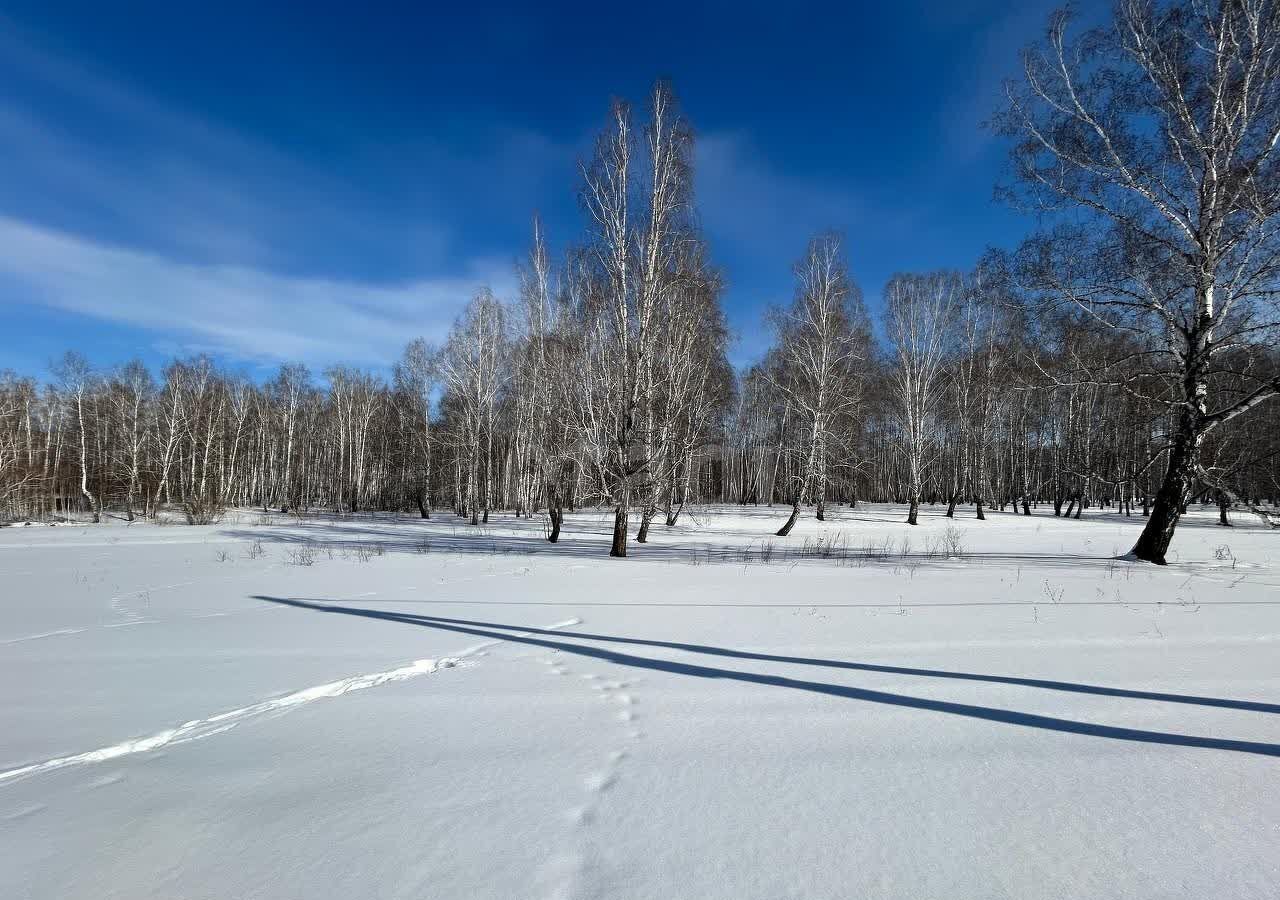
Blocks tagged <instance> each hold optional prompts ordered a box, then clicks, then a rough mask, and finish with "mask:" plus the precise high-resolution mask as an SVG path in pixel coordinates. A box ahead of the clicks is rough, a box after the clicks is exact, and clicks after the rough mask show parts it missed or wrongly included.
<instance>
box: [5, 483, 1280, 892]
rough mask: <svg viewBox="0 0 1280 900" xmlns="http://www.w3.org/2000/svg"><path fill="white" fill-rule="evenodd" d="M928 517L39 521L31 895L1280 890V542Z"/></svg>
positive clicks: (13, 538)
mask: <svg viewBox="0 0 1280 900" xmlns="http://www.w3.org/2000/svg"><path fill="white" fill-rule="evenodd" d="M925 512H926V515H925V519H924V522H923V524H922V525H921V526H920V527H918V528H915V529H911V528H909V527H908V526H906V525H905V524H901V519H902V517H903V516H902V510H901V509H894V508H889V507H860V508H858V509H855V510H849V509H840V510H833V511H832V514H831V516H830V520H829V521H828V522H826V523H818V522H815V521H814V520H813V519H812V518H811V517H810V518H805V519H802V520H801V523H800V524H799V525H798V526H797V528H796V530H795V531H794V532H793V534H792V535H791V537H790V538H787V539H785V540H783V539H775V538H771V537H768V535H770V533H771V532H772V530H773V529H776V528H777V526H778V525H779V524H780V523H781V521H782V520H783V518H785V511H784V510H781V509H778V508H775V509H772V510H770V509H766V508H763V507H761V508H748V509H746V510H740V509H737V508H725V509H717V510H696V511H694V513H693V514H688V515H686V517H685V519H683V520H682V522H681V524H680V525H679V526H677V527H676V528H665V527H662V526H661V524H658V525H657V526H655V528H654V535H653V538H652V540H651V542H650V544H649V545H648V546H643V547H641V546H634V545H633V556H632V557H631V558H630V559H628V560H626V561H617V560H610V559H608V558H607V557H606V556H605V555H604V553H605V550H606V549H607V536H606V530H607V527H608V521H607V517H606V516H605V515H604V514H602V513H594V512H583V513H579V514H575V515H572V516H570V517H569V521H568V524H567V526H566V532H565V536H564V539H563V540H562V542H561V543H560V544H559V545H556V546H551V545H548V544H546V543H545V542H544V541H542V528H543V525H542V523H541V522H540V521H538V520H534V521H526V520H520V521H517V520H514V519H512V518H511V517H510V516H507V515H500V516H497V517H495V519H494V521H493V522H492V523H491V524H490V525H489V526H488V527H482V528H471V527H469V526H466V525H463V524H458V522H459V520H457V519H455V518H454V517H452V516H450V515H449V514H448V513H447V512H446V513H442V514H441V515H440V516H439V517H438V518H437V519H433V520H432V521H430V522H422V521H420V520H415V519H410V518H389V517H381V518H378V517H374V518H351V519H332V518H329V519H322V518H317V519H314V520H311V521H310V522H294V521H292V520H289V519H286V518H280V519H279V521H277V522H274V523H272V524H257V522H258V517H257V516H256V514H254V513H252V512H244V513H240V514H237V515H233V516H232V517H230V518H228V520H226V521H224V522H223V523H221V524H219V525H216V526H208V527H183V526H170V527H159V526H156V525H151V524H135V525H132V526H125V525H124V524H123V523H112V524H109V525H103V526H85V527H81V526H63V527H57V528H48V527H32V528H8V529H0V897H4V898H59V900H62V898H94V900H98V898H108V897H119V898H144V897H148V898H165V900H172V898H219V900H224V898H240V897H273V898H276V897H285V898H317V897H334V898H343V900H349V898H363V897H379V898H381V897H387V898H390V897H397V898H398V897H404V898H426V897H448V898H502V900H511V898H542V897H548V898H550V897H565V898H569V897H599V898H642V897H643V898H664V900H671V898H733V900H742V898H792V897H794V898H847V897H894V898H911V900H919V898H934V897H936V898H970V897H974V898H976V897H982V898H995V897H1007V898H1018V900H1029V898H1053V900H1058V898H1063V897H1134V898H1151V897H1187V898H1205V897H1224V898H1225V897H1231V898H1247V897H1258V898H1263V897H1266V898H1274V897H1276V896H1277V890H1278V888H1277V885H1280V534H1277V533H1276V532H1268V531H1266V530H1265V529H1264V528H1262V527H1259V526H1256V525H1254V524H1253V523H1252V522H1249V521H1246V520H1245V519H1243V518H1242V519H1239V520H1238V522H1237V525H1236V527H1234V528H1230V529H1225V528H1219V527H1217V526H1216V525H1214V524H1213V521H1214V516H1213V515H1211V514H1210V513H1208V512H1201V511H1199V510H1195V511H1193V513H1192V515H1191V516H1190V517H1189V519H1187V520H1185V521H1184V523H1183V524H1182V525H1181V526H1180V528H1179V532H1178V536H1177V538H1176V540H1175V543H1174V551H1175V554H1174V556H1175V557H1176V560H1177V561H1176V562H1175V563H1174V564H1173V565H1170V566H1169V567H1167V568H1163V569H1160V568H1155V567H1151V566H1146V565H1142V564H1135V563H1129V562H1124V561H1116V560H1114V559H1113V557H1114V556H1116V555H1117V554H1120V553H1123V552H1124V551H1126V550H1127V549H1128V547H1129V546H1130V545H1131V543H1132V541H1133V538H1134V537H1135V535H1136V533H1137V530H1138V529H1139V527H1140V524H1141V520H1140V519H1138V518H1137V517H1134V518H1133V519H1129V520H1126V519H1124V518H1123V517H1120V516H1117V515H1115V514H1114V513H1112V512H1098V511H1090V512H1089V513H1086V517H1085V519H1083V520H1081V521H1063V520H1059V519H1054V518H1053V517H1052V516H1051V515H1048V514H1047V513H1045V512H1044V511H1043V510H1041V511H1040V512H1039V513H1038V514H1037V515H1035V516H1033V517H1031V518H1023V517H1018V516H1013V515H1009V514H1000V513H998V512H997V513H992V514H991V518H990V519H989V520H988V521H987V522H975V521H973V519H972V511H971V510H968V509H966V510H962V511H961V514H960V515H961V518H959V519H958V520H957V521H956V522H955V523H954V525H952V524H951V523H949V522H948V521H947V520H945V519H944V518H942V517H941V512H942V509H941V507H937V508H926V511H925ZM948 528H954V529H955V530H954V531H951V532H950V533H948ZM904 542H905V543H904ZM308 561H310V563H311V564H310V565H307V564H305V563H307V562H308Z"/></svg>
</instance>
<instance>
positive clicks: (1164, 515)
mask: <svg viewBox="0 0 1280 900" xmlns="http://www.w3.org/2000/svg"><path fill="white" fill-rule="evenodd" d="M1194 444H1195V438H1194V435H1192V434H1180V435H1178V437H1177V438H1176V439H1175V441H1174V444H1173V448H1172V449H1171V450H1170V451H1169V468H1168V471H1166V472H1165V476H1164V481H1162V482H1161V483H1160V488H1159V490H1157V491H1156V497H1155V502H1154V503H1152V504H1151V515H1150V516H1149V517H1148V518H1147V524H1146V526H1145V527H1144V528H1143V529H1142V534H1141V535H1139V536H1138V542H1137V543H1136V544H1134V545H1133V555H1134V556H1136V557H1137V558H1138V559H1141V560H1144V561H1146V562H1151V563H1155V564H1156V565H1158V566H1163V565H1165V554H1166V553H1168V552H1169V544H1170V543H1171V542H1172V541H1173V531H1174V529H1175V528H1177V527H1178V518H1179V516H1180V515H1181V510H1182V506H1183V503H1184V502H1185V500H1186V496H1187V492H1188V491H1189V490H1190V487H1191V478H1192V473H1193V472H1194V469H1195V461H1194V457H1193V454H1192V450H1193V447H1194Z"/></svg>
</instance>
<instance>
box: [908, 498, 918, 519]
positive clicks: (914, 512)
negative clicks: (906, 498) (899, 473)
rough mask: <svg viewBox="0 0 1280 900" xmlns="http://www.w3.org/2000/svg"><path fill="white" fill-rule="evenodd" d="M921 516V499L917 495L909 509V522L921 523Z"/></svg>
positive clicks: (912, 499)
mask: <svg viewBox="0 0 1280 900" xmlns="http://www.w3.org/2000/svg"><path fill="white" fill-rule="evenodd" d="M919 517H920V500H919V499H918V498H916V497H912V498H911V506H910V507H909V508H908V509H907V524H908V525H919V524H920V522H919Z"/></svg>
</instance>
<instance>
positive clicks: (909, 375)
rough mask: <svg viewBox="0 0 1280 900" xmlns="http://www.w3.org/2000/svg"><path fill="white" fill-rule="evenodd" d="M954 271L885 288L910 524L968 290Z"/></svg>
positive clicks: (902, 279)
mask: <svg viewBox="0 0 1280 900" xmlns="http://www.w3.org/2000/svg"><path fill="white" fill-rule="evenodd" d="M962 289H963V288H962V283H961V279H960V276H959V275H957V274H955V273H953V272H933V273H930V274H927V275H895V276H894V277H893V279H892V280H891V281H890V282H889V286H888V287H887V288H886V290H885V327H886V330H887V332H888V334H889V342H890V344H891V345H892V347H893V354H894V364H895V365H894V374H893V387H894V391H895V393H896V395H897V399H898V404H899V406H898V411H899V414H900V415H901V417H902V430H903V438H902V451H903V454H904V455H905V457H906V460H907V484H906V488H907V503H908V505H909V507H908V512H907V524H908V525H915V524H917V520H918V516H919V512H920V497H921V494H922V493H923V490H924V470H925V467H926V465H927V464H928V454H929V453H930V451H931V450H932V447H933V444H934V440H935V436H936V433H935V431H934V428H933V424H934V423H933V417H934V412H935V407H936V405H937V402H938V399H939V395H940V387H941V376H942V374H943V363H944V361H945V357H946V350H947V340H948V338H949V332H950V329H951V326H952V324H953V319H954V316H955V310H956V304H957V302H958V301H959V299H960V294H961V291H962Z"/></svg>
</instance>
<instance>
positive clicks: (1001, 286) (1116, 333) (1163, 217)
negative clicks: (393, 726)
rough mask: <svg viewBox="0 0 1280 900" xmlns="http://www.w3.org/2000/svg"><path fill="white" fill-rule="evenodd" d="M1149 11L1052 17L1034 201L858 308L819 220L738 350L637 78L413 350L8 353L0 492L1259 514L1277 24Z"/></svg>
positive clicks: (1022, 179) (685, 137)
mask: <svg viewBox="0 0 1280 900" xmlns="http://www.w3.org/2000/svg"><path fill="white" fill-rule="evenodd" d="M1153 9H1154V8H1153V7H1152V6H1151V5H1150V4H1146V3H1142V2H1138V0H1134V2H1127V3H1122V4H1121V5H1120V7H1119V12H1118V13H1117V17H1116V19H1115V21H1114V22H1113V23H1111V24H1110V25H1109V26H1107V27H1106V28H1103V29H1101V30H1098V31H1094V32H1088V33H1086V34H1083V35H1078V36H1075V37H1072V36H1071V34H1072V32H1071V30H1070V29H1069V27H1068V25H1069V22H1070V20H1069V17H1068V16H1067V15H1066V14H1062V15H1060V16H1058V17H1057V18H1055V19H1054V21H1053V24H1052V25H1051V27H1050V28H1049V30H1048V32H1047V33H1046V35H1045V37H1044V39H1043V40H1042V41H1041V42H1039V43H1037V44H1035V45H1033V46H1032V47H1029V48H1028V49H1027V50H1026V51H1025V53H1024V55H1023V67H1022V72H1021V74H1020V76H1019V77H1018V78H1017V79H1016V80H1015V81H1014V82H1012V83H1011V84H1010V85H1009V88H1008V92H1007V96H1008V102H1007V105H1006V106H1005V107H1004V108H1003V109H1002V110H1000V111H999V113H998V115H997V117H996V119H995V121H994V123H993V127H994V128H995V129H996V130H997V131H998V132H999V133H1000V134H1001V135H1003V136H1004V137H1005V138H1007V139H1008V141H1009V142H1010V145H1011V147H1012V152H1011V157H1010V160H1011V165H1010V176H1009V178H1008V180H1007V182H1005V183H1002V184H1001V185H1000V186H998V192H999V193H1000V194H1002V195H1003V196H1004V198H1005V199H1007V200H1008V201H1009V202H1012V203H1015V204H1020V205H1024V206H1027V207H1029V208H1035V209H1037V210H1039V211H1041V213H1042V215H1041V217H1040V219H1039V220H1038V221H1040V222H1042V223H1044V227H1043V228H1042V229H1041V230H1039V231H1037V232H1036V233H1034V234H1033V235H1031V236H1030V237H1029V238H1028V239H1027V240H1026V241H1025V242H1024V243H1022V244H1021V245H1020V246H1016V247H1007V248H993V249H992V250H991V251H989V252H988V253H987V254H986V255H985V256H984V257H983V258H982V259H980V260H975V261H974V265H973V267H972V269H971V270H969V271H949V270H938V269H934V268H931V267H930V266H929V261H928V260H922V261H921V268H920V270H919V271H915V272H904V273H902V274H899V275H897V276H895V277H894V278H893V279H892V280H891V281H890V282H889V283H888V284H887V285H871V286H868V287H869V288H871V289H874V290H875V291H876V292H877V294H876V297H877V299H876V302H873V303H868V302H866V301H865V300H864V294H863V290H862V288H861V287H860V286H859V285H858V284H857V283H856V282H855V280H854V278H853V276H852V275H851V272H850V263H851V261H856V259H857V256H858V252H859V245H858V235H857V234H856V233H846V234H836V233H827V232H824V233H819V234H815V235H814V236H813V237H812V239H811V240H810V242H809V243H808V246H807V247H798V248H796V250H797V258H796V260H795V263H794V268H793V275H794V293H793V294H792V296H790V297H781V298H776V302H774V304H773V306H772V307H771V309H770V311H769V313H768V315H767V316H766V317H765V319H764V321H762V322H760V323H758V324H756V325H755V326H754V327H756V328H760V329H764V330H767V332H768V334H769V335H770V336H771V344H770V347H769V349H768V351H767V352H766V353H765V354H764V355H763V356H762V358H760V359H759V360H758V361H757V362H755V363H754V364H752V365H749V366H745V367H741V368H735V367H734V366H733V365H731V364H730V362H729V352H730V349H731V345H732V341H733V338H734V336H733V335H732V334H731V332H730V328H729V326H728V324H727V321H726V316H725V311H724V309H723V308H722V295H723V294H724V291H725V289H726V282H725V277H724V275H723V273H722V271H721V270H720V269H719V268H718V267H717V264H716V261H715V257H714V253H713V250H714V247H713V246H712V245H711V243H710V242H709V241H708V239H707V237H706V236H705V235H704V233H703V231H702V230H701V228H700V225H699V217H698V213H697V193H696V190H695V185H696V177H695V175H696V173H695V171H694V153H693V148H694V143H695V140H696V135H695V132H694V129H693V127H692V125H691V123H690V122H689V121H688V120H687V119H686V117H685V115H684V113H683V112H682V110H681V107H680V105H679V102H678V99H677V97H676V95H675V93H674V92H673V90H672V88H671V87H670V86H669V85H667V84H666V83H659V84H658V85H657V86H656V87H655V88H654V89H653V90H652V92H651V94H650V95H649V96H648V97H647V98H646V99H645V100H644V102H643V103H640V104H637V105H635V106H632V105H630V104H628V103H626V102H622V101H617V102H614V103H613V104H612V106H611V107H610V108H609V110H608V114H607V116H606V117H605V120H604V124H603V127H602V128H601V130H600V132H599V134H598V136H597V138H596V142H595V146H594V150H593V152H592V153H591V155H590V156H589V158H587V159H585V160H584V161H583V162H582V165H581V167H580V185H579V192H580V206H581V211H582V218H581V221H582V231H581V233H580V235H579V236H578V238H577V240H576V241H575V242H573V243H571V244H569V245H567V246H564V247H552V246H549V244H548V240H547V237H546V234H545V232H544V230H543V228H542V226H541V225H540V224H539V222H538V221H537V220H536V219H534V220H533V221H532V222H531V228H530V238H529V246H528V250H527V254H526V255H525V257H524V258H523V259H522V261H521V262H520V263H519V264H518V267H517V268H518V276H519V277H518V284H519V290H518V293H517V295H515V296H509V297H506V296H496V295H495V294H494V293H493V292H492V291H490V290H489V289H487V288H483V287H482V288H480V289H479V290H477V292H476V293H475V295H474V296H473V297H471V298H470V300H469V302H468V303H467V304H466V306H465V309H464V310H463V311H462V313H461V314H460V315H459V317H458V318H457V320H456V323H455V324H454V326H453V328H452V330H451V331H450V332H449V334H448V335H447V337H445V338H444V339H443V340H441V341H439V342H438V343H429V342H427V341H425V340H422V339H417V340H413V341H410V342H409V343H408V344H407V346H405V348H404V351H403V353H402V354H401V356H400V358H399V359H395V360H387V361H386V365H385V366H383V367H381V368H378V369H375V370H372V371H368V370H361V369H357V368H351V367H347V366H334V367H332V368H327V369H325V370H323V371H311V370H309V369H308V368H306V367H305V366H303V365H299V364H289V365H283V366H281V367H280V368H279V370H278V372H276V373H275V374H274V375H273V376H272V377H270V378H269V379H266V380H261V379H259V380H255V379H251V378H249V377H247V376H245V375H243V374H241V373H239V372H238V371H237V370H236V369H235V368H234V367H233V366H229V365H227V364H225V363H222V362H219V361H218V360H214V359H211V358H208V357H204V356H196V357H192V358H184V359H175V360H173V361H171V362H170V363H169V364H168V365H166V366H164V368H163V369H162V370H160V371H153V370H150V369H148V367H147V366H146V365H144V364H143V363H141V362H129V363H126V364H124V365H120V366H116V367H111V368H102V367H99V366H96V365H95V364H94V361H93V360H92V358H91V353H88V354H87V355H86V354H84V353H82V352H70V353H68V354H67V355H66V356H65V357H63V358H62V359H60V360H57V361H56V362H54V363H52V364H51V366H50V369H49V371H48V372H47V373H13V372H7V373H4V374H3V375H0V517H3V518H4V519H5V520H9V521H12V520H41V519H56V518H58V517H77V518H81V517H91V518H92V520H93V521H99V520H100V518H102V517H105V516H118V517H123V518H125V519H128V520H133V519H134V518H140V517H154V516H156V515H157V514H158V512H160V511H162V510H166V509H168V510H180V511H181V512H182V514H184V515H185V519H186V520H187V521H189V522H191V523H208V522H211V521H216V520H217V518H218V517H219V516H220V515H221V514H222V512H223V511H224V510H226V509H228V508H233V507H258V508H263V509H274V510H282V511H289V512H297V513H299V514H306V513H309V512H314V511H322V510H324V511H331V512H334V513H340V514H351V513H357V512H362V511H378V510H383V511H396V512H406V513H409V514H412V515H419V516H422V517H432V516H460V517H465V519H466V520H467V521H469V522H470V523H472V524H476V525H479V524H482V523H485V522H489V521H490V520H491V519H492V518H493V517H494V516H496V515H506V516H512V515H513V516H521V517H534V516H538V517H543V518H544V519H545V523H546V524H545V534H546V537H547V540H549V541H552V542H555V541H557V540H558V539H559V538H560V536H561V534H562V526H563V525H564V513H565V511H567V510H573V509H578V508H583V507H598V508H600V509H601V510H607V511H608V512H609V513H610V514H611V515H612V517H613V519H612V521H613V523H614V524H613V539H612V542H611V546H610V553H611V555H613V556H619V557H621V556H626V555H628V553H629V552H635V551H636V548H635V546H634V544H644V543H645V542H646V541H647V540H648V538H649V536H650V534H651V533H653V532H654V530H655V529H660V528H663V527H665V526H671V525H673V524H675V523H676V522H677V521H678V520H679V519H680V517H681V515H683V514H685V512H684V511H685V510H686V509H687V508H689V507H692V506H694V505H696V504H703V503H709V502H717V503H736V504H754V505H761V506H766V505H768V506H774V507H776V508H777V534H778V535H781V536H786V535H787V534H788V532H789V531H790V530H791V528H792V527H793V526H794V524H795V522H796V521H797V519H798V518H800V517H802V516H808V515H812V516H816V517H817V518H819V519H822V518H823V517H824V515H826V514H827V512H828V511H829V510H831V509H832V507H834V506H836V505H845V506H856V505H857V504H858V503H859V502H861V501H893V502H897V503H902V504H905V505H906V506H907V508H908V509H909V516H910V519H909V520H910V521H911V522H912V523H914V521H915V518H916V515H917V511H918V510H919V508H920V506H921V505H922V504H941V505H945V507H946V510H947V515H956V516H961V515H963V516H976V517H977V518H978V519H983V518H986V517H988V516H992V515H1000V514H1003V515H1031V514H1032V513H1033V511H1035V510H1040V511H1045V510H1051V511H1052V515H1053V516H1055V517H1071V516H1076V517H1078V516H1079V515H1080V513H1081V511H1082V510H1084V509H1087V508H1099V507H1100V508H1103V509H1104V510H1107V511H1109V512H1111V513H1113V514H1114V515H1116V516H1132V517H1145V518H1146V527H1145V528H1144V530H1143V534H1142V537H1141V538H1140V540H1139V543H1138V545H1137V547H1135V548H1134V552H1135V553H1136V554H1137V556H1138V557H1139V558H1141V559H1146V560H1149V561H1151V562H1155V563H1161V562H1163V561H1164V554H1165V551H1166V550H1167V548H1168V545H1169V541H1170V539H1171V537H1172V534H1173V531H1174V528H1175V527H1176V525H1177V521H1178V518H1179V515H1180V514H1181V513H1182V512H1184V511H1185V509H1186V506H1187V505H1188V504H1192V503H1208V504H1216V506H1217V508H1218V509H1219V511H1220V522H1221V524H1222V525H1223V526H1229V525H1230V524H1231V522H1232V519H1233V517H1235V516H1241V515H1248V516H1254V515H1257V516H1261V517H1263V518H1264V519H1266V520H1268V521H1272V522H1274V521H1275V520H1274V519H1273V518H1272V517H1273V515H1274V513H1275V510H1276V509H1277V506H1278V505H1280V402H1275V400H1274V398H1275V396H1276V395H1277V394H1280V350H1278V349H1277V337H1278V336H1280V330H1278V324H1280V307H1278V305H1277V296H1278V290H1280V285H1278V281H1277V277H1278V276H1280V244H1278V242H1277V226H1280V215H1278V213H1280V148H1278V144H1280V21H1278V20H1277V17H1276V16H1275V15H1274V14H1273V13H1271V12H1269V10H1270V9H1271V7H1269V6H1267V5H1266V4H1261V3H1252V2H1241V3H1232V4H1222V5H1221V7H1220V10H1219V12H1217V13H1215V14H1214V15H1205V14H1202V12H1201V8H1200V5H1198V4H1193V3H1184V4H1175V5H1174V6H1173V7H1172V10H1171V11H1164V8H1163V7H1162V8H1161V10H1162V11H1161V12H1160V13H1159V14H1157V13H1156V12H1154V11H1153ZM1215 9H1219V7H1215ZM867 227H869V228H871V227H874V223H868V226H867ZM738 287H742V288H749V286H738ZM82 350H84V351H90V350H91V348H82ZM1046 527H1048V526H1046Z"/></svg>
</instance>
